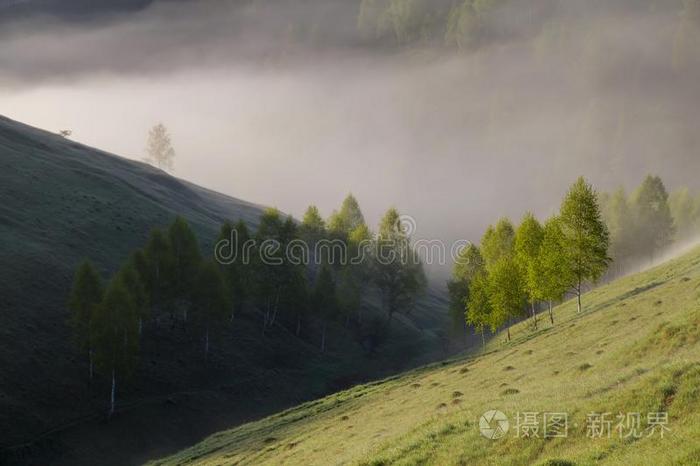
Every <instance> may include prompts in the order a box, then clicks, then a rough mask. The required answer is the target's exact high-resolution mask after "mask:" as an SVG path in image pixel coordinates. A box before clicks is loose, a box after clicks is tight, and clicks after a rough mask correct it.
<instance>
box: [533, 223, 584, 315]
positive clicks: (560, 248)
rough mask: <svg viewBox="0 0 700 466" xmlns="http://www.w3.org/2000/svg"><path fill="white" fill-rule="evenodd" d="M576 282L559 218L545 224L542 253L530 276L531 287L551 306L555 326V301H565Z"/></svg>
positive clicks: (540, 251) (541, 246)
mask: <svg viewBox="0 0 700 466" xmlns="http://www.w3.org/2000/svg"><path fill="white" fill-rule="evenodd" d="M575 281H576V278H575V277H574V274H573V269H572V268H571V261H570V260H569V257H568V250H567V247H566V244H565V238H564V234H563V232H562V229H561V224H560V222H559V218H558V217H553V218H551V219H549V220H547V221H546V222H545V224H544V228H543V236H542V244H541V245H540V250H539V254H538V257H537V260H536V261H535V262H534V263H533V264H532V267H531V268H530V270H529V273H528V282H529V286H530V287H531V289H533V290H535V296H537V298H538V299H541V300H545V301H547V302H548V303H549V320H550V321H551V323H552V325H554V313H553V312H552V302H553V301H557V302H558V301H561V300H563V299H564V295H565V294H566V292H567V291H569V289H571V284H572V283H574V282H575Z"/></svg>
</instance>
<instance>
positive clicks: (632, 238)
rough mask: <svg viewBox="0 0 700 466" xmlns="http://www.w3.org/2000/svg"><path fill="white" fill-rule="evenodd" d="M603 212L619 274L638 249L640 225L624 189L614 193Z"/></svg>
mask: <svg viewBox="0 0 700 466" xmlns="http://www.w3.org/2000/svg"><path fill="white" fill-rule="evenodd" d="M603 211H604V217H605V223H606V225H607V226H608V230H609V231H610V256H611V257H612V259H613V261H614V263H615V265H616V266H617V271H618V273H622V270H623V268H624V266H625V264H626V263H627V261H629V259H630V258H632V257H633V256H634V254H635V251H636V249H637V248H638V245H637V244H636V242H637V228H638V225H637V222H636V219H635V217H634V214H633V212H632V208H631V206H630V203H629V200H628V197H627V194H626V193H625V190H624V189H623V188H620V189H618V190H617V191H615V193H613V195H612V197H610V198H609V199H608V201H607V202H606V204H605V208H604V210H603Z"/></svg>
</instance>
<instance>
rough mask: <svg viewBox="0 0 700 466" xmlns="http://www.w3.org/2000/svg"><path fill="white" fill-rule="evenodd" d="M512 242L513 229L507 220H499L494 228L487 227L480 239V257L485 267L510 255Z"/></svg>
mask: <svg viewBox="0 0 700 466" xmlns="http://www.w3.org/2000/svg"><path fill="white" fill-rule="evenodd" d="M514 241H515V229H514V228H513V224H512V223H511V221H510V220H508V219H507V218H502V219H501V220H499V221H498V223H497V224H496V226H495V227H493V226H489V227H488V228H487V229H486V232H485V233H484V236H483V237H482V238H481V255H482V256H483V258H484V262H485V264H486V266H487V267H488V266H489V265H490V264H495V263H496V262H498V261H499V260H500V259H502V258H503V257H506V256H509V255H511V254H512V253H513V243H514Z"/></svg>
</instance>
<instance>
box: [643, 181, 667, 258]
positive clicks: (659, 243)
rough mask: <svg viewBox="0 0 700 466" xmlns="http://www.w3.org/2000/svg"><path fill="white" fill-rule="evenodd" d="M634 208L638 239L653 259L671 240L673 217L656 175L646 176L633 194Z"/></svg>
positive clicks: (663, 189)
mask: <svg viewBox="0 0 700 466" xmlns="http://www.w3.org/2000/svg"><path fill="white" fill-rule="evenodd" d="M634 208H635V213H636V217H637V222H638V225H639V229H638V231H637V234H638V239H639V240H640V241H641V244H643V245H644V246H645V252H648V254H649V255H650V256H651V259H652V260H653V258H654V254H655V253H656V252H657V251H659V250H661V249H663V248H665V247H667V246H669V245H670V244H671V243H672V242H673V235H674V233H675V230H674V226H673V217H672V216H671V209H670V207H669V205H668V193H667V191H666V187H665V186H664V183H663V181H661V178H659V177H658V176H651V175H649V176H647V177H646V179H645V180H644V181H643V182H642V185H641V186H640V187H639V188H638V189H637V192H636V193H635V196H634Z"/></svg>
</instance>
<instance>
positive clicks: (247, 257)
mask: <svg viewBox="0 0 700 466" xmlns="http://www.w3.org/2000/svg"><path fill="white" fill-rule="evenodd" d="M231 238H236V241H235V242H234V243H232V247H235V248H238V250H237V251H236V252H237V254H236V255H235V260H232V261H220V260H216V259H215V258H214V257H213V256H212V257H204V255H203V254H202V252H201V249H200V246H199V241H198V238H197V236H196V234H195V232H194V231H193V229H192V228H191V227H190V225H189V224H188V223H187V221H186V220H185V219H184V218H182V217H177V218H176V219H175V220H174V221H173V222H172V224H171V225H169V227H168V228H167V229H160V228H156V229H153V230H152V231H151V232H150V234H149V236H148V239H147V241H146V244H145V245H144V246H143V247H142V248H140V249H138V250H136V251H133V252H132V253H131V254H130V255H129V257H128V259H127V260H126V261H125V262H124V263H123V264H122V266H121V267H120V268H119V269H118V270H117V272H116V273H115V274H114V275H113V276H112V277H111V278H110V280H109V281H108V282H107V283H103V279H102V277H101V275H100V273H99V272H98V271H97V269H96V267H95V266H94V265H93V264H92V263H91V262H90V261H88V260H86V261H84V262H83V263H81V264H80V265H79V266H78V268H77V270H76V273H75V277H74V281H73V286H72V290H71V293H70V297H69V300H68V308H69V310H70V319H69V322H70V324H71V327H72V329H73V337H74V340H75V343H76V345H77V347H78V349H79V350H80V351H81V352H82V353H83V354H85V357H86V359H87V364H88V371H89V377H90V380H92V379H93V373H94V369H96V370H97V371H98V372H99V373H100V374H101V375H102V376H103V377H107V378H109V380H110V381H111V392H110V404H109V406H110V408H109V415H110V416H111V415H112V414H113V413H114V408H115V399H116V390H117V385H118V382H120V381H122V380H125V379H128V378H129V377H131V376H132V375H133V373H134V370H135V368H136V365H137V361H138V354H139V348H140V342H141V339H142V338H144V328H146V327H147V326H150V327H161V326H164V325H167V324H170V325H171V328H172V327H173V326H174V324H175V323H178V324H182V325H184V326H185V328H187V329H191V330H192V331H194V332H196V333H197V335H198V336H199V337H200V342H201V345H202V355H203V359H204V362H205V363H206V362H207V360H208V358H209V355H210V352H211V342H212V339H213V337H215V336H219V335H220V334H221V333H222V332H225V331H227V329H230V328H231V326H233V325H235V322H234V319H235V316H237V315H241V314H244V313H245V314H248V315H250V316H251V317H253V318H255V316H257V318H259V319H260V328H261V332H262V336H263V337H264V336H265V335H266V334H267V332H268V331H269V330H270V329H272V328H273V327H275V326H282V327H285V328H286V329H288V330H289V331H291V332H292V333H293V334H294V335H295V336H296V337H298V338H304V337H305V338H313V339H317V344H318V345H319V349H320V351H321V352H325V351H326V349H327V346H328V337H329V331H328V329H329V326H330V325H331V324H333V323H337V324H338V325H339V326H340V325H341V324H342V328H344V329H346V331H350V328H351V327H353V328H354V330H356V334H357V335H358V339H360V340H362V341H365V340H367V341H368V342H369V343H368V345H369V350H370V351H374V350H375V349H376V348H377V347H378V346H379V345H380V344H381V342H382V341H383V339H385V338H386V336H387V333H388V331H389V328H390V325H391V322H392V319H393V317H394V315H395V314H396V313H399V312H408V311H409V310H410V309H411V307H412V306H413V304H414V302H415V300H416V298H417V297H418V296H419V295H420V293H421V291H422V290H423V289H424V287H425V275H424V273H423V269H422V265H421V263H420V260H419V258H418V256H417V254H416V253H415V251H414V250H413V248H412V246H411V241H410V237H409V235H408V234H407V232H406V231H405V229H404V228H403V227H402V225H401V220H400V215H399V212H398V211H397V210H396V209H394V208H391V209H389V210H388V211H387V212H386V214H385V216H384V217H383V218H382V220H381V222H380V224H379V228H378V231H377V232H376V233H373V232H372V231H371V230H370V229H369V227H368V226H367V224H366V222H365V220H364V216H363V214H362V211H361V209H360V206H359V204H358V202H357V200H356V199H355V197H354V196H352V195H349V196H348V197H347V198H346V199H345V200H344V201H343V203H342V205H341V207H340V209H339V210H338V211H334V212H333V213H332V215H331V216H330V217H329V218H328V219H327V220H324V219H323V218H322V216H321V215H320V213H319V210H318V208H316V207H315V206H310V207H309V208H308V209H307V211H306V213H305V215H304V217H303V220H302V221H301V222H296V221H295V220H294V219H292V218H291V217H284V216H283V215H282V214H281V213H280V212H279V211H278V210H277V209H267V210H265V211H264V212H263V213H262V215H261V217H260V219H259V223H258V226H257V229H256V230H255V231H252V230H251V229H249V227H248V225H247V224H246V223H245V222H243V221H238V222H236V223H232V222H225V223H224V224H223V225H222V226H221V229H220V233H219V236H218V240H217V244H218V243H220V242H221V241H226V240H230V239H231ZM251 240H252V241H251ZM299 241H301V242H302V244H306V245H308V250H309V251H314V252H312V254H313V253H315V251H322V252H321V256H322V257H315V258H309V259H314V260H307V261H301V262H300V261H297V260H294V258H293V257H290V255H289V254H287V252H288V250H289V248H288V246H290V245H291V244H292V243H294V242H297V243H298V242H299ZM322 241H325V242H327V243H328V244H332V245H335V246H340V247H335V248H325V249H318V248H314V246H315V245H317V244H318V243H319V242H322ZM270 244H273V245H275V247H274V248H272V249H270V250H268V251H266V255H263V254H259V253H260V252H262V251H260V250H259V248H263V247H266V245H270ZM244 247H245V248H248V249H249V250H248V251H245V252H244V251H243V250H242V248H244ZM359 248H364V250H363V251H362V253H360V251H358V249H359ZM386 253H391V257H396V258H400V259H401V260H394V261H386V260H380V256H384V255H385V254H386ZM340 255H345V256H350V257H354V258H355V259H356V260H353V261H349V260H341V257H340ZM263 257H265V260H263ZM370 289H372V290H375V291H376V292H377V293H378V294H379V295H380V296H381V300H382V307H383V310H384V313H385V317H384V318H381V317H379V316H376V315H375V316H372V317H371V318H368V316H363V307H364V306H363V296H364V295H366V294H367V292H368V290H370ZM304 328H308V329H311V328H313V329H314V330H318V332H316V333H314V332H312V331H309V332H307V333H308V335H303V331H302V330H303V329H304Z"/></svg>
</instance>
